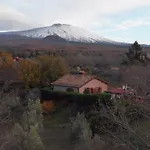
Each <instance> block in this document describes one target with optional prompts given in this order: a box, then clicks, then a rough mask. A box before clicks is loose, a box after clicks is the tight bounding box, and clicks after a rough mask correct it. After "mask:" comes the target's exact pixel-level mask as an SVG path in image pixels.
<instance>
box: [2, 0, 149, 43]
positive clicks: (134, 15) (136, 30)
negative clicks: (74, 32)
mask: <svg viewBox="0 0 150 150" xmlns="http://www.w3.org/2000/svg"><path fill="white" fill-rule="evenodd" d="M3 19H13V20H17V21H21V22H25V23H28V24H30V25H32V26H34V27H39V26H47V25H48V26H49V25H52V24H54V23H62V24H70V25H75V26H78V27H82V28H84V29H88V30H90V31H93V32H95V33H97V34H99V35H100V36H104V37H106V38H110V39H112V40H118V41H123V42H134V41H135V40H137V41H139V42H141V43H146V44H150V36H149V35H150V0H0V20H3Z"/></svg>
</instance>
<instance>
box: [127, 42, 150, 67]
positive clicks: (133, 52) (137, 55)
mask: <svg viewBox="0 0 150 150" xmlns="http://www.w3.org/2000/svg"><path fill="white" fill-rule="evenodd" d="M126 55H127V58H128V61H129V63H131V64H134V63H135V62H140V63H145V62H146V61H147V54H146V53H145V52H144V51H143V48H142V47H141V45H140V44H138V42H137V41H135V42H134V43H133V44H132V45H131V46H130V47H129V52H128V53H126Z"/></svg>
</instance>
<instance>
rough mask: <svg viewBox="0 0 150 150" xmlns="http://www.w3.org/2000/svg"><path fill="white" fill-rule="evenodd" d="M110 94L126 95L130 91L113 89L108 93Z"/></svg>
mask: <svg viewBox="0 0 150 150" xmlns="http://www.w3.org/2000/svg"><path fill="white" fill-rule="evenodd" d="M107 92H108V93H112V94H125V93H127V92H128V90H124V89H122V88H115V89H111V90H109V91H107Z"/></svg>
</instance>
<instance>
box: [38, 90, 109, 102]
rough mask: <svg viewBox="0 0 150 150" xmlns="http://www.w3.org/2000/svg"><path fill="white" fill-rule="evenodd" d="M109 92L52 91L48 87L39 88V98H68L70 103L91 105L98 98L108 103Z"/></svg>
mask: <svg viewBox="0 0 150 150" xmlns="http://www.w3.org/2000/svg"><path fill="white" fill-rule="evenodd" d="M110 97H111V96H110V94H105V93H101V94H81V93H74V92H62V91H52V90H51V89H49V88H43V89H41V99H42V100H44V101H47V100H56V101H61V100H68V101H69V102H70V103H76V104H78V105H92V104H94V103H96V102H98V101H99V100H100V102H102V103H104V104H109V103H110V102H111V101H110Z"/></svg>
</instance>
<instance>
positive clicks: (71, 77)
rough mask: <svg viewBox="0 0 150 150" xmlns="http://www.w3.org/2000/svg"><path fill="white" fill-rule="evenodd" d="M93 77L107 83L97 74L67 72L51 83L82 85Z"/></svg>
mask: <svg viewBox="0 0 150 150" xmlns="http://www.w3.org/2000/svg"><path fill="white" fill-rule="evenodd" d="M92 79H97V80H99V81H101V82H103V83H105V84H107V83H106V82H105V81H102V80H100V79H98V78H97V77H95V76H91V75H82V74H67V75H65V76H63V77H61V78H60V79H58V80H56V81H55V82H53V83H51V84H52V85H59V86H68V87H82V86H83V85H84V84H86V83H87V82H89V81H90V80H92Z"/></svg>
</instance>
